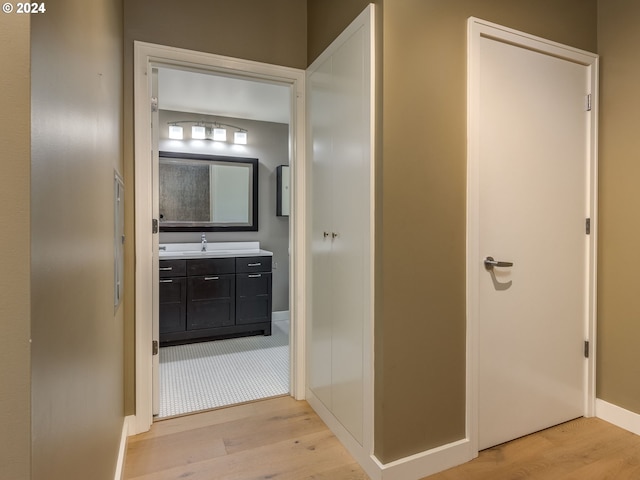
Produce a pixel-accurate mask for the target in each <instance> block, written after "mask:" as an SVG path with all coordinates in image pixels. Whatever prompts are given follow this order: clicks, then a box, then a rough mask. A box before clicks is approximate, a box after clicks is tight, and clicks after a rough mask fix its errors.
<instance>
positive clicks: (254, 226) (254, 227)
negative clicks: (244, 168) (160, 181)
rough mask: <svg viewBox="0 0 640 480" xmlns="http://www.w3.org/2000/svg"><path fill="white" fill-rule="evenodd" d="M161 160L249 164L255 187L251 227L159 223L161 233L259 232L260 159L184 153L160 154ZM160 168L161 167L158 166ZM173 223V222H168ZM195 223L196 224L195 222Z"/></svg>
mask: <svg viewBox="0 0 640 480" xmlns="http://www.w3.org/2000/svg"><path fill="white" fill-rule="evenodd" d="M158 156H159V159H162V158H174V159H180V158H184V159H187V160H203V161H215V162H228V163H241V164H249V165H251V166H252V167H253V168H252V170H253V174H252V179H251V180H252V186H253V191H252V193H253V198H252V208H251V210H252V216H251V225H247V226H243V225H240V226H238V225H230V226H224V225H214V224H209V225H207V224H206V223H200V224H198V225H193V226H189V225H163V224H162V222H159V226H160V231H161V232H257V231H258V165H259V162H258V159H257V158H246V157H228V156H223V155H205V154H200V153H184V152H167V151H160V152H158ZM158 168H159V165H158ZM167 223H172V222H167ZM194 223H195V222H194Z"/></svg>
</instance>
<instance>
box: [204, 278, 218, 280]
mask: <svg viewBox="0 0 640 480" xmlns="http://www.w3.org/2000/svg"><path fill="white" fill-rule="evenodd" d="M204 279H205V280H219V279H220V277H204Z"/></svg>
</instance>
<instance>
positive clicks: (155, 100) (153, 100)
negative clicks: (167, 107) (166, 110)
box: [151, 97, 158, 113]
mask: <svg viewBox="0 0 640 480" xmlns="http://www.w3.org/2000/svg"><path fill="white" fill-rule="evenodd" d="M151 111H152V112H153V113H155V112H157V111H158V97H151Z"/></svg>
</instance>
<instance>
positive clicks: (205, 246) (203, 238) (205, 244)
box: [200, 233, 207, 252]
mask: <svg viewBox="0 0 640 480" xmlns="http://www.w3.org/2000/svg"><path fill="white" fill-rule="evenodd" d="M200 239H201V240H202V251H203V252H206V251H207V237H206V236H205V234H204V233H203V234H202V237H200Z"/></svg>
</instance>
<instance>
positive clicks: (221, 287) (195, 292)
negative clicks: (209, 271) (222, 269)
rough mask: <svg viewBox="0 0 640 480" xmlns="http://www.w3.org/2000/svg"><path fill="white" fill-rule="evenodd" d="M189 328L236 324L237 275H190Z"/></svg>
mask: <svg viewBox="0 0 640 480" xmlns="http://www.w3.org/2000/svg"><path fill="white" fill-rule="evenodd" d="M187 319H188V320H187V330H198V329H204V328H214V327H229V326H233V325H234V324H235V321H234V319H235V275H206V276H199V277H188V289H187Z"/></svg>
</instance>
